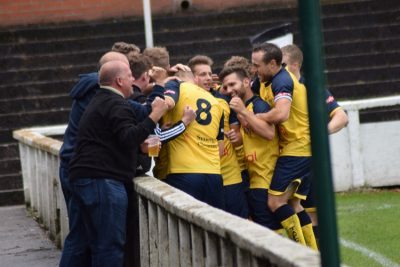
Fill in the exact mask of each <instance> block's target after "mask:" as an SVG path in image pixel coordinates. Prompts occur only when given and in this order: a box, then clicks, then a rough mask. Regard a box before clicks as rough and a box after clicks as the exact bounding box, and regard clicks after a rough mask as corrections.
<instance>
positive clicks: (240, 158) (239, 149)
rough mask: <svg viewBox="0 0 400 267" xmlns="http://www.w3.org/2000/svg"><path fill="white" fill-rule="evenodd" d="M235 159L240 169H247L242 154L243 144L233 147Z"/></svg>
mask: <svg viewBox="0 0 400 267" xmlns="http://www.w3.org/2000/svg"><path fill="white" fill-rule="evenodd" d="M235 153H236V159H237V161H238V164H239V168H240V171H241V172H242V171H244V170H247V162H246V159H245V156H244V148H243V144H242V145H240V146H237V147H235Z"/></svg>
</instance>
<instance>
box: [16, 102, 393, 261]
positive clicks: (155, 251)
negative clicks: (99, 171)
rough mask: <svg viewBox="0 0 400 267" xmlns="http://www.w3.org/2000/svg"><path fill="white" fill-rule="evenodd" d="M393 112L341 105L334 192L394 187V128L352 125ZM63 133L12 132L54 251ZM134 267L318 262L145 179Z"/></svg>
mask: <svg viewBox="0 0 400 267" xmlns="http://www.w3.org/2000/svg"><path fill="white" fill-rule="evenodd" d="M397 104H400V97H388V98H380V99H374V100H363V101H353V102H342V103H341V105H342V106H343V107H344V109H345V110H347V112H348V115H349V125H348V127H347V128H346V129H345V130H343V131H341V132H340V133H338V134H335V135H333V136H331V153H332V163H333V164H332V169H333V172H334V184H335V190H336V191H343V190H348V189H351V188H354V187H359V186H389V185H399V184H400V175H399V173H400V165H398V164H393V162H394V161H395V160H396V159H397V156H398V155H399V152H400V142H398V136H399V134H398V133H399V130H400V121H391V122H376V123H365V124H360V123H359V110H362V109H365V108H371V107H380V106H390V105H397ZM65 128H66V125H60V126H52V127H37V128H30V129H22V130H18V131H14V133H13V136H14V138H15V139H17V140H18V141H19V149H20V158H21V166H22V176H23V185H24V195H25V201H26V204H27V205H28V206H30V207H31V208H32V210H33V211H35V212H36V213H37V216H38V218H39V220H40V222H41V223H42V224H43V226H44V227H45V228H46V229H48V231H49V234H50V236H51V237H56V238H57V237H58V238H57V240H58V241H59V242H58V244H59V245H62V244H63V241H64V238H65V236H66V234H67V233H68V218H67V213H66V207H65V203H64V197H63V195H62V191H61V186H60V182H59V175H58V166H59V157H58V154H59V150H60V147H61V144H62V143H61V142H60V141H57V140H55V139H52V138H49V137H46V135H60V134H63V133H64V131H65ZM134 184H135V189H136V191H137V192H138V195H139V202H138V203H139V207H138V208H139V214H140V218H139V221H140V244H141V248H140V253H141V264H142V266H158V265H170V266H178V265H180V266H215V265H218V266H233V265H237V266H318V265H319V256H318V253H315V252H313V251H311V250H309V249H308V248H305V247H302V246H300V245H298V244H296V243H294V242H291V241H290V240H288V239H285V238H282V237H280V236H278V235H277V234H275V233H274V232H272V231H270V230H268V229H266V228H264V227H261V226H259V225H256V224H254V223H252V222H250V221H247V220H243V219H240V218H238V217H235V216H233V215H230V214H228V213H225V212H224V211H221V210H218V209H215V208H212V207H210V206H208V205H206V204H204V203H202V202H199V201H197V200H195V199H193V198H192V197H190V196H188V195H186V194H185V193H182V192H180V191H179V190H177V189H174V188H172V187H170V186H168V185H167V184H165V183H163V182H160V181H158V180H157V179H155V178H153V177H140V178H137V179H135V182H134Z"/></svg>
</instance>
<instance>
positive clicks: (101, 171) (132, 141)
mask: <svg viewBox="0 0 400 267" xmlns="http://www.w3.org/2000/svg"><path fill="white" fill-rule="evenodd" d="M99 77H100V86H101V88H100V89H99V91H98V92H97V93H96V95H95V96H94V97H93V99H92V101H91V102H90V104H89V105H88V107H87V108H86V111H85V113H84V114H83V116H82V119H81V121H80V124H79V131H78V138H77V145H76V148H75V155H74V156H73V158H72V160H71V163H70V169H69V170H70V179H71V186H72V199H71V202H70V205H74V206H75V209H74V210H75V213H76V214H75V215H74V216H80V217H81V218H82V222H81V223H83V224H84V225H85V228H84V229H82V227H77V229H74V228H72V229H70V233H69V235H83V236H86V237H87V238H88V244H89V246H90V255H83V254H84V253H87V251H88V250H87V247H83V245H82V244H80V243H77V244H76V243H74V242H73V241H71V240H74V238H67V239H66V242H65V245H64V250H63V255H62V258H61V263H60V266H86V264H87V261H86V260H87V259H90V258H91V263H92V265H94V266H122V263H123V248H124V244H125V238H126V237H125V236H126V216H127V206H128V199H127V194H126V190H125V184H127V183H132V178H133V176H134V175H135V169H136V168H135V167H136V160H137V149H138V147H139V146H140V144H141V143H143V141H144V140H145V139H146V138H147V136H148V135H149V134H150V133H152V132H153V131H154V128H155V125H156V123H157V121H158V120H159V119H160V118H161V116H162V115H163V114H164V113H165V111H166V110H167V106H166V104H165V102H164V100H162V99H160V98H158V97H157V98H156V99H155V100H154V101H153V103H152V112H151V113H150V115H149V116H148V117H147V118H145V119H144V120H143V121H142V122H140V123H138V122H137V119H136V116H135V113H134V112H133V110H132V108H131V107H130V105H129V104H128V103H127V101H126V98H128V97H129V96H130V95H131V94H132V93H133V90H132V84H133V81H134V78H133V77H132V72H131V71H130V68H129V65H128V64H125V63H123V62H121V61H111V62H107V63H105V64H104V65H103V66H102V67H101V69H100V72H99ZM77 255H80V257H77ZM82 255H83V256H82Z"/></svg>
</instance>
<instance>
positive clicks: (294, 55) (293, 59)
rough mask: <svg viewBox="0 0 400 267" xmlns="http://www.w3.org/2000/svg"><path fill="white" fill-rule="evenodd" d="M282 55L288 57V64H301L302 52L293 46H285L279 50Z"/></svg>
mask: <svg viewBox="0 0 400 267" xmlns="http://www.w3.org/2000/svg"><path fill="white" fill-rule="evenodd" d="M281 50H282V54H285V55H287V56H288V59H289V61H290V63H298V64H299V65H300V66H301V65H302V64H303V52H301V50H300V48H299V47H298V46H297V45H295V44H290V45H286V46H284V47H282V48H281Z"/></svg>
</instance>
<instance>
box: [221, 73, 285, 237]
mask: <svg viewBox="0 0 400 267" xmlns="http://www.w3.org/2000/svg"><path fill="white" fill-rule="evenodd" d="M219 76H220V80H221V81H223V88H224V90H226V91H227V92H228V93H229V94H230V95H231V96H232V100H231V101H230V107H231V108H232V109H233V110H234V111H236V112H237V114H238V115H240V116H242V117H243V119H244V120H245V122H244V121H241V133H242V136H243V148H244V152H245V159H246V161H247V163H248V171H249V175H250V190H249V193H248V196H249V198H248V201H249V207H250V216H251V218H252V219H253V221H254V222H256V223H259V224H261V225H264V226H266V227H268V228H270V229H273V230H278V229H280V228H281V227H280V225H279V223H278V222H277V220H276V219H275V218H274V216H273V215H272V212H271V210H270V209H269V208H268V203H267V199H268V188H269V186H270V182H271V178H272V175H273V172H274V168H275V162H276V160H277V159H278V156H279V145H278V137H277V135H276V134H275V126H274V125H273V124H270V123H266V122H264V121H263V120H261V119H259V118H257V117H256V116H255V115H254V114H263V113H265V112H268V111H269V109H270V107H269V105H268V103H266V102H264V101H263V100H261V98H260V97H259V96H255V95H254V94H253V92H252V91H251V87H250V82H251V79H250V75H249V73H248V72H247V71H246V69H244V68H241V67H238V66H235V67H224V69H223V70H222V71H221V73H220V75H219ZM255 128H257V129H258V132H259V133H256V132H255V131H253V129H255Z"/></svg>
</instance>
